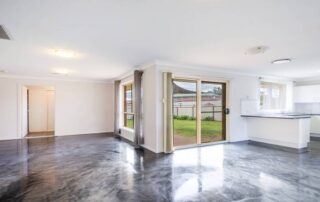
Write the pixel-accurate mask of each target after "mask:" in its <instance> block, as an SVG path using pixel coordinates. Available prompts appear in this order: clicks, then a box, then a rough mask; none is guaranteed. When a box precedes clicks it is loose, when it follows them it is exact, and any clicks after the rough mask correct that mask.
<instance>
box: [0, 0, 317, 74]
mask: <svg viewBox="0 0 320 202" xmlns="http://www.w3.org/2000/svg"><path fill="white" fill-rule="evenodd" d="M0 24H2V25H4V26H5V27H6V28H7V30H8V31H9V34H10V35H11V37H12V38H13V40H11V41H7V40H0V70H1V69H4V70H6V71H8V74H15V75H24V76H41V77H44V76H53V75H51V74H50V72H51V71H52V70H53V69H56V68H64V69H70V70H71V71H72V72H73V73H72V74H71V75H69V76H70V77H75V78H86V79H103V80H108V79H112V78H115V77H117V76H119V75H121V74H123V73H125V72H127V71H129V70H130V69H132V68H133V67H134V66H136V65H139V64H142V63H145V62H149V61H153V60H164V61H170V62H176V63H183V64H188V65H194V66H206V67H213V68H214V67H216V68H228V69H229V70H230V69H231V70H234V71H239V72H240V71H241V72H250V73H257V74H262V75H275V76H285V77H291V78H302V77H311V76H317V75H319V76H320V1H319V0H241V1H240V0H135V1H133V0H90V1H89V0H45V1H43V0H28V1H21V0H1V2H0ZM258 45H265V46H268V47H269V50H268V51H266V52H265V53H264V54H260V55H247V54H245V52H246V51H247V49H249V48H251V47H254V46H258ZM51 48H64V49H70V50H73V51H76V52H78V53H79V57H77V58H73V59H64V58H58V57H55V56H52V55H50V54H49V53H48V49H51ZM279 58H292V59H293V62H292V63H289V64H284V65H271V64H270V61H272V60H274V59H279Z"/></svg>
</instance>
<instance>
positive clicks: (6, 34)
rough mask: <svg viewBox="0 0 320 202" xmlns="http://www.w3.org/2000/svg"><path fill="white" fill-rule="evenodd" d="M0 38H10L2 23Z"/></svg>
mask: <svg viewBox="0 0 320 202" xmlns="http://www.w3.org/2000/svg"><path fill="white" fill-rule="evenodd" d="M0 39H6V40H10V37H9V34H8V33H7V32H6V30H5V28H4V27H3V26H2V25H0Z"/></svg>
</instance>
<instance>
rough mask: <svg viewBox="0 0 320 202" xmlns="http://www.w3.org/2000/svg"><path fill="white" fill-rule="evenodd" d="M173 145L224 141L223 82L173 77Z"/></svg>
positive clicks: (224, 85) (224, 96) (224, 92)
mask: <svg viewBox="0 0 320 202" xmlns="http://www.w3.org/2000/svg"><path fill="white" fill-rule="evenodd" d="M172 102H173V105H172V106H173V109H172V110H173V146H174V147H176V148H177V147H185V146H192V145H194V146H196V145H200V144H206V143H215V142H220V141H226V114H228V111H229V110H228V109H227V108H226V102H227V100H226V83H223V82H208V81H201V80H183V79H174V80H173V100H172Z"/></svg>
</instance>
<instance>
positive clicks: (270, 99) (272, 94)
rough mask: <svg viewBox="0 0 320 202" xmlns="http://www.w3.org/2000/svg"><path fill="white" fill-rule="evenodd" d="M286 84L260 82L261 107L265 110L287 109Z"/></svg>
mask: <svg viewBox="0 0 320 202" xmlns="http://www.w3.org/2000/svg"><path fill="white" fill-rule="evenodd" d="M285 103H286V85H285V84H279V83H272V82H261V83H260V108H261V109H265V110H277V109H278V110H281V109H285Z"/></svg>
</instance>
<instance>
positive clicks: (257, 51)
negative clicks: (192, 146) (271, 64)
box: [245, 46, 269, 55]
mask: <svg viewBox="0 0 320 202" xmlns="http://www.w3.org/2000/svg"><path fill="white" fill-rule="evenodd" d="M267 50H269V47H268V46H255V47H252V48H249V49H248V50H247V51H246V52H245V54H246V55H257V54H263V53H265V52H266V51H267Z"/></svg>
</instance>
